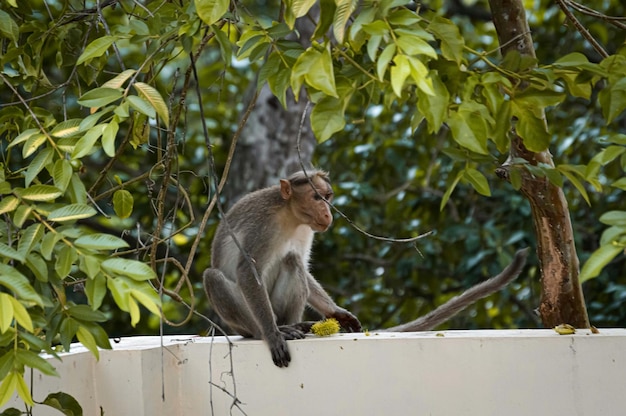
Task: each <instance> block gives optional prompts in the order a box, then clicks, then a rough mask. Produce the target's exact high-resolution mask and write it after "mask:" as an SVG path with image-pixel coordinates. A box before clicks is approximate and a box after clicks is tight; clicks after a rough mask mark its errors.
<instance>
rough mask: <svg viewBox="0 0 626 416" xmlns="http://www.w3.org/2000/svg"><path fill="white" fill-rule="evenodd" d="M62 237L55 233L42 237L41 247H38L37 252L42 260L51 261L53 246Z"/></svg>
mask: <svg viewBox="0 0 626 416" xmlns="http://www.w3.org/2000/svg"><path fill="white" fill-rule="evenodd" d="M62 237H63V236H62V235H61V234H60V233H57V232H49V233H47V234H46V235H44V236H43V238H42V239H41V245H40V247H39V251H40V253H41V255H42V256H43V258H44V259H46V260H48V261H49V260H51V259H52V251H53V250H54V246H55V245H56V243H57V242H58V241H59V240H60V239H61V238H62Z"/></svg>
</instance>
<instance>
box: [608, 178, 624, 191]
mask: <svg viewBox="0 0 626 416" xmlns="http://www.w3.org/2000/svg"><path fill="white" fill-rule="evenodd" d="M611 186H612V187H614V188H618V189H621V190H622V191H626V178H620V179H618V180H616V181H615V182H613V183H612V184H611Z"/></svg>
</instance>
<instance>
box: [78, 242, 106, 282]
mask: <svg viewBox="0 0 626 416" xmlns="http://www.w3.org/2000/svg"><path fill="white" fill-rule="evenodd" d="M81 238H82V237H81ZM76 245H77V246H78V244H76ZM101 262H102V260H101V259H100V258H98V257H96V256H91V255H89V254H84V255H82V256H80V258H79V259H78V267H79V268H80V270H81V271H83V272H84V273H85V274H86V275H87V276H88V277H89V280H91V279H94V278H95V277H96V276H97V275H98V274H99V273H100V263H101Z"/></svg>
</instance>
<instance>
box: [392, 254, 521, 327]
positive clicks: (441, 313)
mask: <svg viewBox="0 0 626 416" xmlns="http://www.w3.org/2000/svg"><path fill="white" fill-rule="evenodd" d="M528 251H529V248H528V247H526V248H524V249H521V250H518V251H517V252H516V253H515V257H514V258H513V261H512V262H511V264H509V265H508V266H507V267H505V268H504V270H502V272H500V274H498V275H496V276H494V277H492V278H490V279H488V280H485V281H484V282H480V283H477V284H475V285H474V286H472V287H470V288H469V289H467V290H466V291H464V292H463V293H461V294H460V295H458V296H455V297H453V298H452V299H450V300H449V301H447V302H446V303H444V304H443V305H441V306H439V307H437V308H436V309H434V310H433V311H431V312H429V313H427V314H426V315H424V316H421V317H419V318H417V319H415V320H414V321H411V322H407V323H405V324H401V325H397V326H394V327H391V328H386V329H383V330H382V331H384V332H415V331H429V330H431V329H434V328H435V327H437V326H439V325H441V324H442V323H444V322H446V321H447V320H449V319H451V318H452V317H453V316H454V315H456V314H457V313H459V312H461V311H462V310H463V309H465V308H467V307H468V306H469V305H471V304H473V303H474V302H476V301H477V300H479V299H482V298H484V297H487V296H489V295H491V294H492V293H495V292H497V291H499V290H500V289H502V288H503V287H505V286H506V285H508V284H509V283H510V282H512V281H513V280H515V278H517V276H518V275H519V274H520V273H521V272H522V269H523V268H524V265H525V264H526V258H527V257H528Z"/></svg>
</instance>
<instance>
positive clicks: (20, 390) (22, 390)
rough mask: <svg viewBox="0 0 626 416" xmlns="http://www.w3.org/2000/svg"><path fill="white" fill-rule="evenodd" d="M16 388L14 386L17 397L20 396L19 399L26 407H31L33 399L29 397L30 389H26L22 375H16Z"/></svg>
mask: <svg viewBox="0 0 626 416" xmlns="http://www.w3.org/2000/svg"><path fill="white" fill-rule="evenodd" d="M14 374H16V375H17V386H16V390H17V394H18V396H20V399H22V401H23V402H24V403H26V404H27V405H28V406H33V405H34V404H35V402H34V401H33V398H32V397H31V395H30V389H29V388H28V385H27V384H26V380H24V374H17V373H14Z"/></svg>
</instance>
